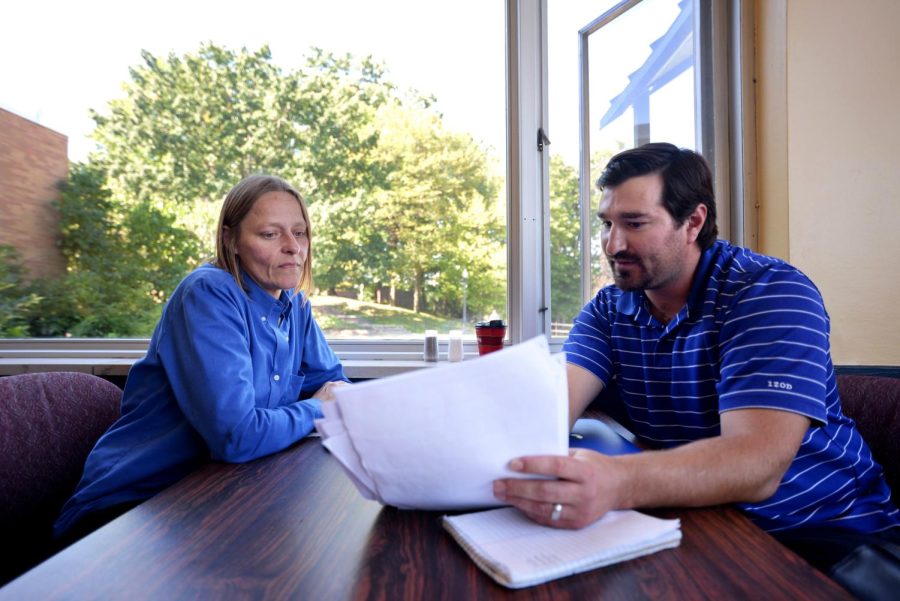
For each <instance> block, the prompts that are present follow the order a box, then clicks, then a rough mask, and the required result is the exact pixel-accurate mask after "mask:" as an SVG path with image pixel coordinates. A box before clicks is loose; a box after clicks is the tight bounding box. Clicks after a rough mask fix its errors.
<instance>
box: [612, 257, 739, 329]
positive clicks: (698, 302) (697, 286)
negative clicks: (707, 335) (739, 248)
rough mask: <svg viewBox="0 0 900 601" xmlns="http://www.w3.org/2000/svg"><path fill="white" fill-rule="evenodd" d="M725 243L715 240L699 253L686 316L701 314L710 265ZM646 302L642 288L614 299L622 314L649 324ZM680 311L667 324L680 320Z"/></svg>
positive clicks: (650, 317)
mask: <svg viewBox="0 0 900 601" xmlns="http://www.w3.org/2000/svg"><path fill="white" fill-rule="evenodd" d="M727 244H728V243H727V242H725V241H724V240H717V241H716V242H714V243H713V244H712V245H711V246H710V247H709V248H707V249H706V250H705V251H703V252H702V253H701V254H700V260H699V261H698V263H697V269H696V271H695V272H694V281H693V282H692V283H691V291H690V292H689V293H688V301H687V307H688V312H687V315H686V317H690V316H691V315H700V314H701V312H702V310H703V300H704V296H705V295H704V292H705V291H706V289H707V287H708V286H707V284H708V281H709V275H710V274H709V271H710V267H712V265H713V264H714V263H715V257H716V256H717V255H718V253H719V252H720V250H721V249H722V248H723V247H724V246H726V245H727ZM648 302H649V301H648V300H647V295H646V294H645V293H644V291H643V290H637V291H632V292H624V291H623V292H622V294H621V295H620V296H619V298H618V299H616V310H617V311H618V312H619V313H622V314H623V315H631V316H632V317H633V318H634V319H635V321H640V322H642V323H644V322H646V324H649V323H650V320H651V319H652V316H651V314H650V310H649V308H648V305H647V303H648ZM682 313H683V309H682V311H679V312H678V314H677V315H676V316H675V317H674V318H673V319H672V321H671V322H669V325H672V324H674V323H675V322H677V321H680V320H681V317H682Z"/></svg>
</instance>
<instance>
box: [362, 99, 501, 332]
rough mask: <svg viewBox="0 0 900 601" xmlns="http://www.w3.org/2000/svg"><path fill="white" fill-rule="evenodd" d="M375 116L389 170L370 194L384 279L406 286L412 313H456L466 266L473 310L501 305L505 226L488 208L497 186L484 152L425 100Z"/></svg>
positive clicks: (469, 300) (395, 105)
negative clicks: (384, 254)
mask: <svg viewBox="0 0 900 601" xmlns="http://www.w3.org/2000/svg"><path fill="white" fill-rule="evenodd" d="M379 116H380V118H381V119H382V128H383V132H384V133H383V134H382V139H381V141H380V143H379V148H380V149H381V150H382V151H383V152H384V153H386V155H387V157H388V158H387V159H386V161H385V163H387V164H390V165H393V166H394V169H393V171H391V172H390V174H389V175H388V178H387V179H388V185H387V187H386V188H385V189H382V190H376V191H375V193H374V194H373V202H374V206H375V209H374V211H373V214H374V215H373V220H372V222H371V223H372V226H374V227H375V228H376V229H377V232H378V237H377V238H373V239H376V240H377V242H378V243H379V244H383V245H384V246H385V248H386V249H387V256H388V257H389V263H388V269H387V271H388V273H389V274H390V277H392V278H394V279H395V280H396V281H395V282H391V283H392V284H393V286H394V287H397V288H404V289H407V290H412V291H413V309H414V310H416V311H419V310H426V309H427V310H431V311H433V312H438V313H443V314H445V315H454V314H455V315H458V314H460V313H461V300H462V292H461V285H462V279H463V278H462V272H463V269H467V270H468V273H469V282H468V284H469V285H468V302H469V305H470V306H471V307H472V308H473V310H479V309H484V308H485V307H501V306H502V305H503V299H504V287H503V280H502V279H501V278H498V277H497V271H498V270H497V265H496V263H497V259H498V255H501V253H502V249H503V246H502V245H503V242H504V239H505V229H504V228H503V224H502V222H501V220H500V219H498V217H497V215H496V212H495V211H494V210H493V206H492V205H493V203H494V202H495V200H496V198H497V189H498V186H497V179H496V178H495V177H493V176H492V175H491V174H490V173H489V167H490V161H489V158H488V156H487V154H486V152H485V151H484V150H483V149H482V148H480V146H479V145H478V144H477V143H476V142H475V141H474V140H473V139H472V137H471V136H470V135H469V134H461V133H455V132H451V131H448V130H447V129H446V128H445V127H444V125H443V122H442V120H441V117H440V115H439V114H438V113H437V112H436V111H434V110H433V108H432V107H431V106H430V104H429V103H428V102H427V100H423V99H416V100H413V101H407V102H402V103H401V102H398V103H395V104H393V105H391V106H386V107H384V108H383V109H382V111H381V112H380V115H379Z"/></svg>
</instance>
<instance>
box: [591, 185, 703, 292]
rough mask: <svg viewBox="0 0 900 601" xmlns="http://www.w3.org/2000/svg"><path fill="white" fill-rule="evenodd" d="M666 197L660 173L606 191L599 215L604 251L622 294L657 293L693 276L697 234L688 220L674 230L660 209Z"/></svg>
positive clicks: (664, 211)
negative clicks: (691, 252)
mask: <svg viewBox="0 0 900 601" xmlns="http://www.w3.org/2000/svg"><path fill="white" fill-rule="evenodd" d="M662 192H663V180H662V176H660V175H659V174H658V173H651V174H649V175H642V176H639V177H633V178H631V179H628V180H625V181H624V182H622V183H621V184H619V185H618V186H615V187H607V188H606V189H605V190H604V191H603V196H602V197H601V199H600V210H599V211H598V216H599V217H600V222H601V224H602V231H601V241H602V244H603V252H604V254H605V255H606V258H607V260H608V261H609V265H610V267H611V268H612V272H613V277H614V278H615V281H616V285H617V286H618V287H619V288H620V289H622V290H626V291H632V290H657V289H661V288H665V287H666V286H668V285H670V284H672V283H675V282H677V281H679V280H680V279H681V278H683V277H684V276H685V273H686V271H687V276H688V277H690V276H692V275H693V267H694V265H693V264H692V263H691V260H690V257H689V255H688V252H689V250H690V248H691V246H692V245H694V244H695V240H696V231H693V232H692V228H691V227H690V224H691V219H690V218H689V219H687V220H685V222H684V223H683V224H681V225H680V226H679V225H676V223H675V220H674V219H673V218H672V216H671V215H669V213H668V211H666V209H665V207H664V206H663V204H662ZM688 270H690V271H688Z"/></svg>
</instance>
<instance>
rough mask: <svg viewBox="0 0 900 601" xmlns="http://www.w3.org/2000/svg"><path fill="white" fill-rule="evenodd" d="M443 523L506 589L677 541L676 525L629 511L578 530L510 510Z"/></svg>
mask: <svg viewBox="0 0 900 601" xmlns="http://www.w3.org/2000/svg"><path fill="white" fill-rule="evenodd" d="M443 524H444V528H445V529H446V530H447V531H448V532H449V533H450V534H451V535H452V536H453V538H454V539H456V541H457V542H458V543H459V544H460V545H461V546H462V548H463V549H465V551H466V553H468V555H469V557H471V558H472V561H474V562H475V564H476V565H477V566H478V567H479V568H481V569H482V570H484V572H486V573H487V574H488V575H489V576H490V577H491V578H493V579H494V580H496V581H497V582H498V583H500V584H502V585H503V586H505V587H508V588H524V587H527V586H533V585H535V584H541V583H542V582H548V581H550V580H555V579H557V578H562V577H564V576H570V575H572V574H578V573H580V572H587V571H589V570H594V569H596V568H600V567H603V566H607V565H610V564H614V563H618V562H620V561H626V560H628V559H633V558H635V557H640V556H642V555H649V554H651V553H656V552H657V551H661V550H663V549H670V548H673V547H677V546H678V545H679V543H680V542H681V524H680V522H679V520H664V519H660V518H655V517H652V516H649V515H646V514H643V513H639V512H637V511H632V510H626V511H611V512H609V513H607V514H606V515H605V516H603V517H602V518H600V519H599V520H597V521H596V522H594V523H593V524H591V525H590V526H587V527H585V528H582V529H581V530H562V529H558V528H550V527H547V526H542V525H540V524H538V523H536V522H532V521H531V520H529V519H528V518H527V517H525V516H524V515H523V514H522V513H520V512H519V511H518V510H517V509H515V508H513V507H503V508H501V509H492V510H489V511H481V512H477V513H467V514H464V515H455V516H444V519H443Z"/></svg>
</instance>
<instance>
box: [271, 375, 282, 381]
mask: <svg viewBox="0 0 900 601" xmlns="http://www.w3.org/2000/svg"><path fill="white" fill-rule="evenodd" d="M272 379H273V380H275V381H276V382H277V381H278V380H280V379H281V376H279V375H278V374H275V377H273V378H272Z"/></svg>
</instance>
